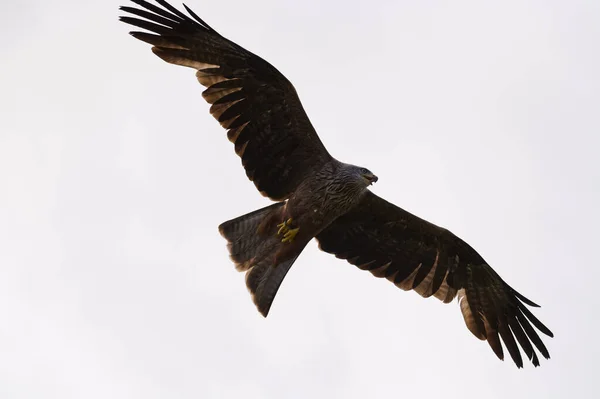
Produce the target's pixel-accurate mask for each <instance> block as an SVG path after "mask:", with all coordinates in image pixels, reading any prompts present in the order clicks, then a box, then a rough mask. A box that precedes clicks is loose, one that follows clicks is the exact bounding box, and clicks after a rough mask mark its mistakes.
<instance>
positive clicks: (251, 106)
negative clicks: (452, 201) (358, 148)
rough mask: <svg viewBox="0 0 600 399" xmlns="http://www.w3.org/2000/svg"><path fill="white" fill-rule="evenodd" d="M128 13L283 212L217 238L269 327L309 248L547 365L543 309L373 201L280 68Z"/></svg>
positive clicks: (257, 214) (275, 210) (255, 216)
mask: <svg viewBox="0 0 600 399" xmlns="http://www.w3.org/2000/svg"><path fill="white" fill-rule="evenodd" d="M132 1H133V2H134V3H136V4H138V5H139V6H141V7H142V8H140V9H138V8H133V7H121V9H122V10H123V11H125V12H128V13H130V14H133V15H135V16H136V17H128V16H127V17H121V20H122V21H123V22H126V23H128V24H131V25H134V26H137V27H139V28H142V29H145V30H147V31H150V32H152V33H146V32H131V35H132V36H133V37H135V38H137V39H140V40H142V41H144V42H147V43H150V44H151V45H152V46H153V47H152V51H153V52H154V53H155V54H156V55H157V56H159V57H160V58H162V59H163V60H165V61H167V62H169V63H172V64H177V65H183V66H187V67H191V68H194V69H196V70H197V72H196V76H197V78H198V81H199V82H200V84H202V85H204V86H206V87H207V89H206V90H205V91H204V92H203V93H202V96H203V97H204V99H205V100H206V101H207V102H209V103H210V104H212V105H211V107H210V113H211V114H212V115H213V116H214V117H215V118H216V119H217V120H218V121H219V123H220V124H221V126H223V127H224V128H225V129H227V137H228V138H229V140H230V141H231V142H232V143H234V144H235V151H236V153H237V154H238V155H239V156H240V158H241V159H242V165H243V166H244V168H245V170H246V175H247V176H248V178H249V179H250V180H252V181H253V182H254V184H255V185H256V188H257V189H258V190H259V191H260V192H261V194H263V195H264V196H267V197H269V198H270V199H272V200H274V201H277V202H276V203H275V204H272V205H270V206H268V207H266V208H263V209H259V210H256V211H254V212H252V213H249V214H247V215H243V216H240V217H238V218H236V219H233V220H230V221H227V222H225V223H223V224H221V225H220V226H219V231H220V232H221V234H222V235H223V237H225V238H226V239H227V241H228V243H229V245H228V247H229V252H230V254H231V258H232V260H233V261H234V263H235V265H236V268H237V269H238V270H239V271H244V272H246V284H247V286H248V289H249V290H250V293H251V294H252V299H253V301H254V303H255V304H256V306H257V308H258V310H259V311H260V313H261V314H263V315H264V316H265V317H266V316H267V314H268V313H269V309H270V307H271V303H272V302H273V299H274V298H275V294H276V293H277V290H278V289H279V286H280V284H281V282H282V281H283V278H284V277H285V275H286V273H287V272H288V270H289V269H290V267H291V266H292V264H293V263H294V261H295V260H296V258H297V257H298V256H299V255H300V253H301V252H302V250H303V249H304V247H305V246H306V244H307V243H308V242H309V241H310V240H312V239H313V238H316V239H317V240H318V242H319V246H320V248H321V249H322V250H323V251H325V252H329V253H331V254H334V255H335V256H336V257H338V258H340V259H346V260H347V261H348V262H350V263H351V264H353V265H356V266H357V267H359V268H360V269H363V270H368V271H370V272H371V273H372V274H373V275H375V276H377V277H384V278H386V279H387V280H389V281H391V282H393V283H394V284H395V285H396V286H398V287H400V288H401V289H403V290H414V291H416V292H418V293H419V294H420V295H421V296H423V297H426V298H427V297H430V296H434V297H436V298H438V299H439V300H441V301H443V302H444V303H449V302H451V301H452V300H453V299H454V298H456V297H458V302H459V304H460V310H461V312H462V315H463V317H464V320H465V323H466V325H467V328H468V329H469V330H470V331H471V332H472V333H473V334H474V335H475V336H476V337H477V338H479V339H481V340H487V342H488V343H489V345H490V346H491V348H492V350H493V351H494V353H495V354H496V355H497V356H498V358H500V359H503V357H504V354H503V349H502V344H501V341H503V342H504V346H505V347H506V349H507V350H508V352H509V353H510V356H511V357H512V359H513V360H514V362H515V363H516V365H517V366H518V367H522V366H523V360H522V358H521V352H520V351H519V346H520V347H521V349H522V350H523V352H524V353H525V355H526V356H527V358H528V359H529V360H531V362H532V363H533V364H534V365H535V366H538V365H539V359H538V356H537V353H536V350H535V349H534V347H535V348H536V349H537V351H539V352H540V353H541V354H542V356H544V357H545V358H546V359H548V358H549V357H550V355H549V354H548V350H547V349H546V347H545V345H544V343H543V342H542V340H541V339H540V337H539V335H538V334H537V332H536V331H535V329H534V327H535V328H537V329H538V330H539V331H541V332H542V333H544V334H546V335H548V336H550V337H552V336H553V335H552V332H551V331H550V330H549V329H548V328H547V327H546V326H544V325H543V324H542V323H541V322H540V321H539V320H538V319H537V318H536V317H535V316H533V314H532V313H531V312H530V311H529V309H528V308H527V307H526V306H525V305H529V306H534V307H537V306H538V305H536V304H535V303H533V302H532V301H530V300H529V299H527V298H525V297H524V296H523V295H521V294H519V293H518V292H517V291H515V290H514V289H512V288H511V287H510V286H509V285H508V284H506V283H505V282H504V281H503V280H502V279H501V278H500V276H498V274H497V273H496V272H495V271H494V270H493V269H492V268H491V267H490V266H489V265H488V264H487V262H486V261H485V260H484V259H483V258H482V257H481V256H480V255H479V254H478V253H477V252H476V251H475V250H474V249H473V248H471V247H470V246H469V245H468V244H467V243H465V242H464V241H463V240H461V239H460V238H458V237H456V236H455V235H454V234H452V233H451V232H449V231H448V230H446V229H443V228H441V227H438V226H436V225H434V224H431V223H429V222H427V221H425V220H423V219H420V218H418V217H416V216H414V215H412V214H410V213H409V212H407V211H405V210H403V209H401V208H399V207H397V206H395V205H393V204H391V203H389V202H387V201H386V200H384V199H382V198H380V197H378V196H377V195H375V194H373V193H372V192H371V191H370V190H368V186H369V185H370V184H372V183H374V182H376V181H377V177H376V176H375V175H374V174H373V173H372V172H370V171H369V170H368V169H366V168H363V167H359V166H354V165H351V164H346V163H343V162H340V161H338V160H336V159H335V158H333V157H332V156H331V155H330V154H329V153H328V152H327V150H326V149H325V147H324V146H323V144H322V143H321V140H320V139H319V137H318V135H317V133H316V131H315V129H314V128H313V126H312V125H311V123H310V121H309V119H308V117H307V115H306V113H305V112H304V109H303V108H302V104H301V103H300V99H299V98H298V96H297V94H296V91H295V89H294V87H293V86H292V84H291V83H290V82H289V81H288V80H287V79H286V78H285V77H284V76H283V75H282V74H281V73H280V72H279V71H277V69H275V68H274V67H273V66H272V65H271V64H269V63H268V62H266V61H265V60H263V59H262V58H260V57H258V56H256V55H254V54H252V53H250V52H249V51H247V50H245V49H243V48H242V47H240V46H238V45H237V44H235V43H233V42H232V41H230V40H227V39H226V38H224V37H223V36H221V35H220V34H218V33H217V32H216V31H215V30H214V29H212V28H211V27H210V26H209V25H208V24H207V23H205V22H204V21H203V20H202V19H200V18H199V17H198V16H197V15H196V14H195V13H194V12H193V11H192V10H190V9H189V8H188V7H187V6H185V5H184V7H185V9H186V10H187V12H188V13H189V14H190V16H187V15H185V14H183V13H182V12H180V11H179V10H177V9H176V8H174V7H173V6H171V5H170V4H168V3H167V2H166V1H164V0H157V1H156V2H157V3H158V6H157V5H154V4H151V3H148V2H146V1H144V0H132Z"/></svg>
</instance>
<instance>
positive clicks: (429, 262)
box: [316, 191, 553, 367]
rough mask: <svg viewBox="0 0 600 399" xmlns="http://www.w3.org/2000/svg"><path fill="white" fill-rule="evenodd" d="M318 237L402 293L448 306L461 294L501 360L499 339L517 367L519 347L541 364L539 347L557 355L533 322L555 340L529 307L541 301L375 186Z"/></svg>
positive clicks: (474, 327)
mask: <svg viewBox="0 0 600 399" xmlns="http://www.w3.org/2000/svg"><path fill="white" fill-rule="evenodd" d="M316 238H317V240H318V241H319V246H320V248H321V250H323V251H325V252H329V253H331V254H334V255H335V256H336V257H338V258H341V259H346V260H348V262H350V263H351V264H353V265H356V266H358V267H359V268H361V269H363V270H368V271H370V272H371V273H373V275H375V276H377V277H385V278H386V279H388V280H389V281H391V282H393V283H394V284H395V285H396V286H398V287H399V288H402V289H403V290H415V291H416V292H418V293H419V294H420V295H422V296H423V297H430V296H434V297H436V298H438V299H440V300H442V301H443V302H446V303H448V302H450V301H452V299H454V298H455V297H457V296H458V299H459V303H460V309H461V311H462V315H463V317H464V319H465V323H466V325H467V327H468V328H469V330H470V331H471V332H472V333H473V334H474V335H475V336H476V337H477V338H479V339H482V340H487V341H488V343H489V345H490V346H491V348H492V350H493V351H494V353H495V354H496V355H497V356H498V357H499V358H500V359H503V356H504V354H503V351H502V345H501V344H500V338H501V339H502V341H503V342H504V345H505V346H506V348H507V349H508V352H509V353H510V356H511V357H512V359H513V360H514V362H515V363H516V365H517V366H518V367H522V366H523V360H522V358H521V354H520V352H519V345H520V346H521V348H522V349H523V351H524V352H525V354H526V355H527V357H528V358H529V359H530V360H531V361H532V363H533V364H534V365H535V366H538V365H539V360H538V357H537V354H536V353H535V351H534V349H533V346H534V345H535V347H536V348H537V349H538V351H539V352H540V353H541V354H542V355H543V356H544V357H545V358H549V357H550V355H549V354H548V350H547V349H546V346H545V345H544V343H543V342H542V340H541V339H540V337H539V335H538V334H537V333H536V331H535V329H534V328H533V326H535V327H536V328H537V329H538V330H540V331H541V332H542V333H544V334H546V335H548V336H550V337H552V336H553V335H552V332H551V331H550V330H549V329H548V328H547V327H546V326H545V325H544V324H542V323H541V322H540V321H539V320H538V319H537V318H536V317H535V316H534V315H533V314H532V313H531V311H529V309H528V308H527V307H526V306H525V305H529V306H534V307H537V306H538V305H536V304H535V303H533V302H532V301H530V300H529V299H527V298H525V297H524V296H523V295H521V294H519V293H518V292H517V291H515V290H514V289H512V288H511V287H510V286H509V285H508V284H506V283H505V282H504V281H503V280H502V279H501V278H500V276H499V275H498V274H497V273H496V272H495V271H494V270H493V269H492V268H491V267H490V266H489V265H488V264H487V263H486V261H485V260H484V259H483V258H482V257H481V256H480V255H479V254H478V253H477V252H476V251H475V250H474V249H473V248H471V246H469V245H468V244H467V243H466V242H464V241H463V240H461V239H460V238H458V237H456V236H455V235H454V234H452V233H451V232H449V231H448V230H446V229H443V228H441V227H438V226H436V225H434V224H432V223H429V222H427V221H425V220H423V219H420V218H418V217H416V216H415V215H412V214H411V213H409V212H407V211H405V210H403V209H401V208H399V207H397V206H396V205H394V204H391V203H389V202H387V201H386V200H384V199H382V198H380V197H378V196H377V195H375V194H373V193H372V192H370V191H369V192H367V194H366V195H365V197H364V198H363V199H362V200H361V202H360V203H359V205H358V206H357V207H356V208H354V209H353V210H351V211H350V212H348V213H347V214H345V215H343V216H342V217H340V218H338V219H337V220H336V221H334V222H333V223H332V224H331V225H330V226H329V227H327V228H326V229H325V230H323V231H322V232H321V233H319V234H318V235H317V237H316ZM532 325H533V326H532ZM515 338H516V340H515ZM517 342H518V344H519V345H517ZM532 344H533V345H532Z"/></svg>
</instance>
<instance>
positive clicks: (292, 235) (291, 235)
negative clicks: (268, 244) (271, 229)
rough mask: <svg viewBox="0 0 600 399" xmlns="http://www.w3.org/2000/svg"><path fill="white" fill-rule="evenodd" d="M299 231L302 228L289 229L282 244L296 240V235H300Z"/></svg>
mask: <svg viewBox="0 0 600 399" xmlns="http://www.w3.org/2000/svg"><path fill="white" fill-rule="evenodd" d="M298 230H300V228H296V229H288V231H287V232H286V233H285V234H284V236H283V240H281V242H292V241H294V238H295V237H296V234H298Z"/></svg>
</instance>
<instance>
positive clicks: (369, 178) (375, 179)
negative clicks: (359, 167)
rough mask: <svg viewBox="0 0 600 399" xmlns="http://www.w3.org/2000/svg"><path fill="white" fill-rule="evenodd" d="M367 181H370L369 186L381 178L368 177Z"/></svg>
mask: <svg viewBox="0 0 600 399" xmlns="http://www.w3.org/2000/svg"><path fill="white" fill-rule="evenodd" d="M367 179H368V180H369V185H371V184H373V183H376V182H377V180H379V178H378V177H377V176H375V175H371V176H369V177H367Z"/></svg>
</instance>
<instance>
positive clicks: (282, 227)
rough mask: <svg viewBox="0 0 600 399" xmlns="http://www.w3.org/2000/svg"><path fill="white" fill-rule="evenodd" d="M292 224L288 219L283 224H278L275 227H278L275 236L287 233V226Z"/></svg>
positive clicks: (290, 219)
mask: <svg viewBox="0 0 600 399" xmlns="http://www.w3.org/2000/svg"><path fill="white" fill-rule="evenodd" d="M290 224H292V218H289V219H288V220H286V221H285V222H283V223H279V224H278V225H277V227H279V230H277V235H279V234H281V233H287V232H288V231H289V227H288V226H289V225H290Z"/></svg>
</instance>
